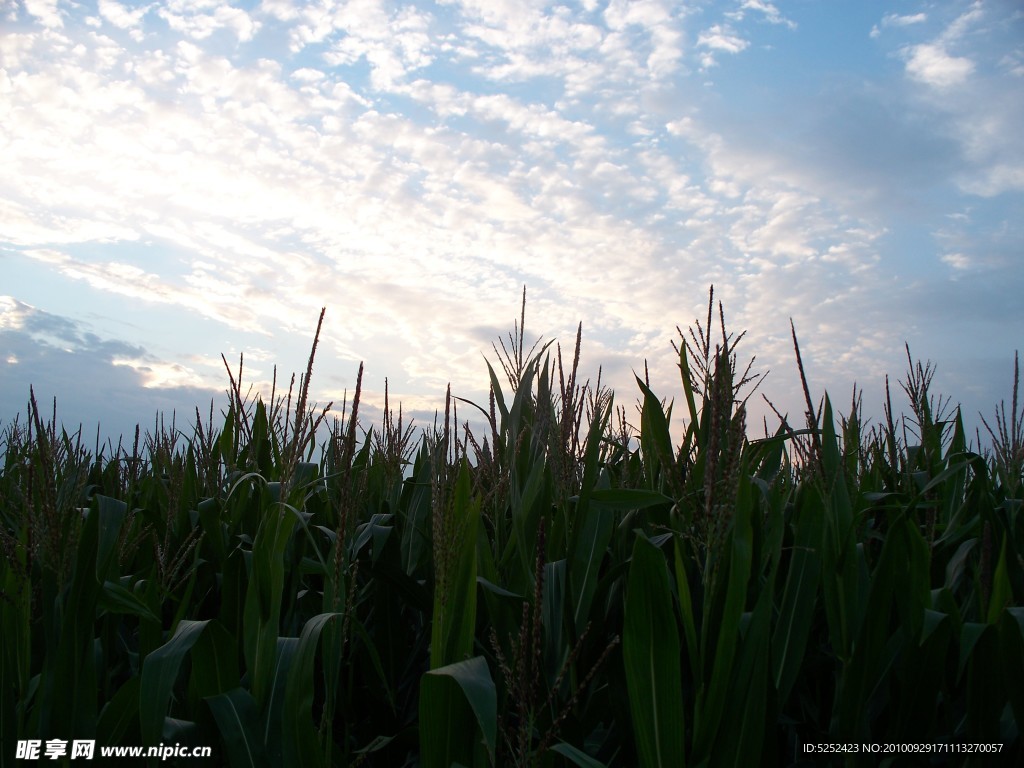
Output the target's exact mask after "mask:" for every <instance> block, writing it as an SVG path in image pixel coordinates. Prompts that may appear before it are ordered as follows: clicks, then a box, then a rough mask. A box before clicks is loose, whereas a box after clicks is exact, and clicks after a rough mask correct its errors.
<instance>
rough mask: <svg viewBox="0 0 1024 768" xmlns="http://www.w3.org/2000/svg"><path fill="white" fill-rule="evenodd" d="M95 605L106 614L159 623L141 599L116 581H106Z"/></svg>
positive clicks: (157, 618)
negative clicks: (134, 617) (123, 615)
mask: <svg viewBox="0 0 1024 768" xmlns="http://www.w3.org/2000/svg"><path fill="white" fill-rule="evenodd" d="M96 605H97V607H99V608H100V609H101V610H102V611H106V612H107V613H114V614H125V615H131V616H138V617H139V618H141V619H145V620H146V621H151V622H154V623H159V622H160V619H159V617H158V616H157V615H156V614H155V613H153V611H152V610H151V609H150V607H149V606H148V605H146V603H145V602H144V601H143V600H142V598H140V597H139V596H138V595H136V594H135V592H133V591H132V590H130V589H128V588H127V587H124V586H122V585H121V584H120V583H118V582H116V581H107V582H105V583H104V584H103V588H102V590H101V591H100V593H99V596H98V598H97V601H96Z"/></svg>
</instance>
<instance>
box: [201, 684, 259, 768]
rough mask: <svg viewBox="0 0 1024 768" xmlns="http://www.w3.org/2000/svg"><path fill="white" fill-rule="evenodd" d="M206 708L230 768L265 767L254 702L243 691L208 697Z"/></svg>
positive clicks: (257, 715) (232, 691)
mask: <svg viewBox="0 0 1024 768" xmlns="http://www.w3.org/2000/svg"><path fill="white" fill-rule="evenodd" d="M206 703H207V704H208V705H209V706H210V711H211V712H212V713H213V717H214V719H215V720H216V721H217V727H218V729H219V730H220V736H221V739H222V740H223V742H224V752H225V754H226V755H227V758H228V762H229V763H230V764H231V767H232V768H263V766H269V765H270V761H269V759H268V758H267V752H266V749H265V748H264V745H263V742H262V741H261V740H260V739H259V730H260V728H259V713H258V712H257V709H256V700H255V699H254V698H253V697H252V696H251V695H250V694H249V692H248V691H246V690H244V689H243V688H232V689H231V690H228V691H225V692H224V693H219V694H217V695H215V696H210V697H209V698H207V699H206Z"/></svg>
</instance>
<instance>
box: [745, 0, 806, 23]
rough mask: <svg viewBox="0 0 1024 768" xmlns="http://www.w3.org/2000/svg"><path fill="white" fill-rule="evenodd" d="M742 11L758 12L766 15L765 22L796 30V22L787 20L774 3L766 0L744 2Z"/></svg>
mask: <svg viewBox="0 0 1024 768" xmlns="http://www.w3.org/2000/svg"><path fill="white" fill-rule="evenodd" d="M740 9H741V12H742V11H758V12H760V13H763V14H764V19H765V21H767V22H768V23H770V24H785V25H786V26H787V27H789V28H790V29H796V22H794V21H791V20H790V19H787V18H786V17H785V16H783V15H782V13H781V12H780V11H779V9H778V8H777V7H776V6H775V4H774V3H769V2H766V0H744V2H743V5H741V6H740ZM741 18H742V16H741Z"/></svg>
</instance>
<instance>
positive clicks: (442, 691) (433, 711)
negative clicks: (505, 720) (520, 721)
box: [419, 656, 498, 768]
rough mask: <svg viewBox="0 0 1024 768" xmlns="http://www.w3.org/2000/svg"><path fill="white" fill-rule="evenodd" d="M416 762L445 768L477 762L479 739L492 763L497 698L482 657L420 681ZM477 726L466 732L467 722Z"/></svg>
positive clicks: (450, 666)
mask: <svg viewBox="0 0 1024 768" xmlns="http://www.w3.org/2000/svg"><path fill="white" fill-rule="evenodd" d="M419 712H420V758H421V760H422V761H423V765H424V766H425V768H435V767H436V768H449V766H451V765H452V764H453V763H454V762H456V761H458V762H460V763H462V764H463V765H472V764H474V762H475V758H474V753H475V752H476V749H477V744H478V743H479V742H480V741H481V739H482V742H483V745H484V746H485V748H486V750H487V756H488V757H489V758H490V760H491V762H493V761H494V752H495V747H496V744H497V734H498V698H497V691H496V689H495V687H494V679H493V678H492V677H491V672H490V670H489V669H488V667H487V662H486V660H485V659H484V658H483V657H482V656H474V657H473V658H471V659H466V660H465V661H459V662H456V663H454V664H448V665H447V666H444V667H441V668H439V669H432V670H430V671H429V672H427V673H426V674H424V675H423V678H422V679H421V682H420V706H419ZM474 721H475V723H476V727H475V728H470V727H469V723H471V722H474Z"/></svg>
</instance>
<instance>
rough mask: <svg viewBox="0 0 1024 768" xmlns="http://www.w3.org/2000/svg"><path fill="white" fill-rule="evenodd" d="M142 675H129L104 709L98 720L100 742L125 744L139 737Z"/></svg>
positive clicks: (135, 740) (97, 731) (97, 732)
mask: <svg viewBox="0 0 1024 768" xmlns="http://www.w3.org/2000/svg"><path fill="white" fill-rule="evenodd" d="M141 685H142V677H141V676H140V675H135V676H134V677H129V678H128V679H127V680H126V681H125V683H124V685H122V686H121V687H120V688H119V689H118V691H117V693H115V694H114V695H113V696H112V697H111V698H110V700H109V701H107V703H106V704H104V705H103V709H102V710H100V716H99V720H98V721H97V722H96V741H97V742H98V743H100V744H109V745H116V744H124V743H126V742H127V743H132V742H136V743H137V742H138V739H139V688H140V687H141Z"/></svg>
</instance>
